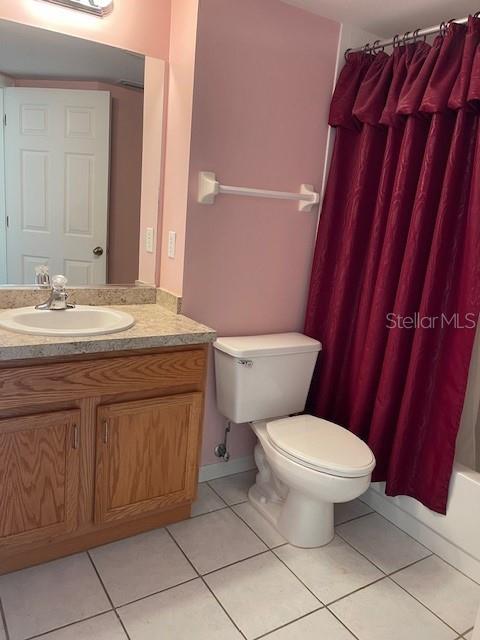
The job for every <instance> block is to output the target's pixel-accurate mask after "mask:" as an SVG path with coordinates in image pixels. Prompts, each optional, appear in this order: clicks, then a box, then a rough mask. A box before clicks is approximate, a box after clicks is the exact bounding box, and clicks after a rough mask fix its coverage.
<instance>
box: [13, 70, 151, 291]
mask: <svg viewBox="0 0 480 640" xmlns="http://www.w3.org/2000/svg"><path fill="white" fill-rule="evenodd" d="M15 85H16V86H17V87H41V88H50V89H84V90H96V91H109V92H110V95H111V98H112V103H111V138H110V140H111V145H110V196H109V213H108V247H109V254H108V258H107V263H108V282H109V283H112V284H128V283H131V282H135V280H136V279H137V277H138V252H139V246H138V238H139V231H140V187H141V179H142V132H143V129H142V119H143V91H140V90H138V89H131V88H128V87H119V86H117V85H113V84H107V83H105V82H96V81H92V82H89V81H83V80H49V79H45V80H43V79H38V78H31V79H30V78H17V79H16V80H15Z"/></svg>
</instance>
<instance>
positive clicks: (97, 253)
mask: <svg viewBox="0 0 480 640" xmlns="http://www.w3.org/2000/svg"><path fill="white" fill-rule="evenodd" d="M93 255H94V256H103V247H95V249H94V250H93Z"/></svg>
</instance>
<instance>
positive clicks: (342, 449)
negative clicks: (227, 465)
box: [213, 333, 375, 547]
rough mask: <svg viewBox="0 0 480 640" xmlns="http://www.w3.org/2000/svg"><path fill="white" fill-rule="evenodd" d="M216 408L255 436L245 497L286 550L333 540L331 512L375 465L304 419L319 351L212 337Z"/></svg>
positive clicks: (263, 338)
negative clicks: (281, 539)
mask: <svg viewBox="0 0 480 640" xmlns="http://www.w3.org/2000/svg"><path fill="white" fill-rule="evenodd" d="M213 346H214V349H215V377H216V389H217V406H218V409H219V411H220V413H222V414H223V415H224V416H225V417H226V418H227V419H228V420H230V421H231V422H234V423H244V422H248V423H249V424H250V426H251V428H252V429H253V431H254V432H255V434H256V436H257V438H258V443H257V445H256V447H255V462H256V465H257V468H258V473H257V476H256V482H255V484H254V485H253V486H252V487H251V488H250V490H249V493H248V498H249V501H250V503H251V504H252V505H253V507H255V509H257V510H258V511H259V512H260V513H261V514H262V515H263V516H264V517H265V518H266V519H267V520H268V521H269V522H270V523H271V524H272V525H273V526H274V527H275V528H276V529H277V530H278V532H279V533H280V534H281V535H282V536H283V537H284V538H285V539H286V540H287V541H288V542H290V543H291V544H293V545H295V546H297V547H319V546H322V545H324V544H327V543H328V542H330V540H331V539H332V538H333V535H334V523H333V508H334V504H335V503H337V502H347V501H349V500H353V499H354V498H358V496H360V495H361V494H362V493H364V492H365V491H366V490H367V489H368V487H369V485H370V480H371V474H372V471H373V468H374V467H375V458H374V456H373V453H372V451H371V450H370V449H369V447H368V446H367V445H366V444H365V443H364V442H362V440H360V439H359V438H357V436H355V435H354V434H353V433H351V432H350V431H348V430H347V429H345V428H343V427H341V426H340V425H337V424H334V423H333V422H329V421H328V420H323V419H322V418H316V417H314V416H310V415H303V414H301V412H302V411H303V410H304V409H305V403H306V399H307V393H308V389H309V386H310V382H311V379H312V375H313V370H314V367H315V362H316V360H317V356H318V353H319V351H320V350H321V344H320V342H318V341H317V340H314V339H312V338H308V337H307V336H304V335H302V334H300V333H279V334H269V335H260V336H245V337H233V338H218V339H217V340H216V342H215V343H214V345H213Z"/></svg>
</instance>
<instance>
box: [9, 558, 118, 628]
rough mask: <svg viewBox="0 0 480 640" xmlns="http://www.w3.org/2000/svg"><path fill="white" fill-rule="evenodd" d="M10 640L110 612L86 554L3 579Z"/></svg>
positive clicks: (12, 574) (10, 574)
mask: <svg viewBox="0 0 480 640" xmlns="http://www.w3.org/2000/svg"><path fill="white" fill-rule="evenodd" d="M0 598H1V599H2V603H3V607H4V610H5V617H6V620H7V627H8V631H9V634H10V640H24V639H25V638H29V637H30V636H33V635H36V634H40V633H45V632H46V631H51V630H52V629H56V628H57V627H61V626H63V625H66V624H70V623H71V622H77V621H78V620H82V619H84V618H88V617H89V616H93V615H95V614H97V613H102V612H103V611H107V610H108V609H110V603H109V602H108V598H107V596H106V595H105V592H104V590H103V587H102V585H101V583H100V581H99V579H98V577H97V574H96V573H95V570H94V568H93V566H92V563H91V562H90V560H89V559H88V556H87V555H86V554H85V553H81V554H77V555H74V556H70V557H68V558H62V559H61V560H55V561H54V562H49V563H47V564H42V565H40V566H38V567H31V568H29V569H22V571H16V572H15V573H9V574H6V575H3V576H0Z"/></svg>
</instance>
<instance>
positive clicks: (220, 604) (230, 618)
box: [166, 528, 247, 640]
mask: <svg viewBox="0 0 480 640" xmlns="http://www.w3.org/2000/svg"><path fill="white" fill-rule="evenodd" d="M166 531H167V533H168V535H169V536H170V538H171V539H172V540H173V542H174V543H175V544H176V545H177V547H178V548H179V549H180V552H181V553H182V554H183V555H184V557H185V560H186V561H187V562H188V564H189V565H190V566H191V567H192V569H193V570H194V571H195V573H196V574H197V576H198V578H200V580H201V581H202V583H203V585H204V586H205V587H206V588H207V589H208V591H209V592H210V593H211V594H212V596H213V598H214V599H215V600H216V602H217V603H218V606H219V607H220V608H221V609H222V611H223V612H224V613H225V615H226V616H227V618H228V619H229V620H230V622H231V623H232V624H233V626H234V627H235V629H236V630H237V631H238V633H239V634H240V635H241V636H242V638H244V640H247V638H246V636H245V635H244V634H243V633H242V631H241V630H240V629H239V628H238V626H237V624H236V623H235V622H234V620H233V618H232V617H231V616H230V614H229V613H228V611H227V610H226V609H225V607H224V606H223V604H222V603H221V602H220V600H219V599H218V598H217V596H216V595H215V594H214V593H213V591H212V589H210V587H209V585H208V584H207V583H206V581H205V580H204V578H203V576H202V575H200V573H199V572H198V571H197V569H196V568H195V567H194V565H193V563H192V562H191V561H190V558H189V557H188V556H187V554H186V553H185V551H184V550H183V549H182V547H181V546H180V545H179V543H178V542H177V541H176V540H175V538H174V537H173V535H172V534H171V533H170V531H169V530H168V529H167V528H166Z"/></svg>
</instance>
